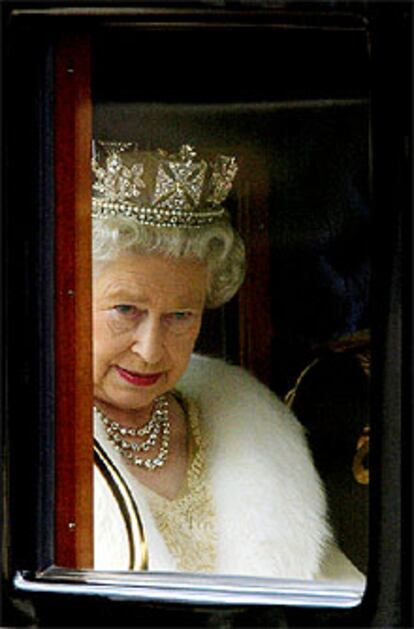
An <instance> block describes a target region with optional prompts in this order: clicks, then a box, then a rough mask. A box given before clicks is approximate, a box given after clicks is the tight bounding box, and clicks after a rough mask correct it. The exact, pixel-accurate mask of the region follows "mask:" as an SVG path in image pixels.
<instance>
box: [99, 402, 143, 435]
mask: <svg viewBox="0 0 414 629" xmlns="http://www.w3.org/2000/svg"><path fill="white" fill-rule="evenodd" d="M94 405H95V406H96V407H97V408H98V409H99V410H100V411H101V413H103V414H104V415H105V417H108V419H112V420H113V421H115V422H118V423H119V424H121V425H122V426H133V427H136V428H140V427H141V426H143V425H144V424H146V423H147V422H148V420H149V419H150V417H151V413H152V408H153V404H152V403H151V404H149V405H148V406H144V407H142V408H136V409H123V408H119V407H117V406H114V405H113V404H111V403H110V402H106V401H105V400H101V399H99V398H96V397H95V398H94Z"/></svg>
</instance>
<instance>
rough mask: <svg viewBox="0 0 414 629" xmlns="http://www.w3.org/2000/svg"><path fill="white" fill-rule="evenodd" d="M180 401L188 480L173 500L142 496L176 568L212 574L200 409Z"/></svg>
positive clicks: (212, 536) (212, 533)
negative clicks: (187, 449)
mask: <svg viewBox="0 0 414 629" xmlns="http://www.w3.org/2000/svg"><path fill="white" fill-rule="evenodd" d="M179 399H180V402H181V403H182V405H183V407H184V408H185V410H186V414H187V418H188V428H189V433H190V434H189V443H190V457H189V458H190V465H189V468H188V471H187V477H186V479H185V482H184V484H183V486H182V487H181V489H180V491H179V493H178V496H176V497H175V498H174V499H173V500H169V499H168V498H164V497H163V496H160V495H159V494H157V493H155V492H153V491H152V490H150V489H148V488H145V489H144V493H145V496H146V498H147V501H148V505H149V507H150V510H151V512H152V515H153V517H154V520H155V523H156V525H157V528H158V530H159V531H160V533H161V535H162V536H163V538H164V541H165V543H166V545H167V547H168V549H169V551H170V553H171V554H172V556H173V557H174V558H175V560H176V561H177V567H178V569H179V570H183V571H188V572H212V571H214V569H215V564H216V546H217V532H216V527H215V513H214V507H213V498H212V494H211V491H210V487H209V484H208V480H207V478H206V465H205V448H206V444H205V441H204V439H203V435H202V433H201V431H200V415H199V409H198V408H197V406H196V405H195V403H194V402H193V401H192V400H190V399H184V398H183V397H182V396H180V398H179Z"/></svg>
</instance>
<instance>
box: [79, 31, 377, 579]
mask: <svg viewBox="0 0 414 629" xmlns="http://www.w3.org/2000/svg"><path fill="white" fill-rule="evenodd" d="M336 36H337V35H336ZM212 37H214V47H212V46H211V43H210V42H211V38H212ZM307 37H308V38H309V50H314V52H313V53H310V55H311V57H312V60H310V59H309V60H308V63H309V68H311V67H318V68H320V65H319V63H318V60H317V57H318V58H319V59H321V58H322V57H323V56H324V55H326V51H327V50H328V47H329V46H331V45H333V42H334V40H333V38H332V39H331V38H329V36H327V37H326V40H325V41H323V43H322V40H323V38H321V40H319V39H318V41H319V42H320V43H319V44H318V47H317V48H316V49H315V48H313V46H314V43H312V42H315V41H316V39H313V38H315V37H318V38H319V37H320V33H317V31H315V32H313V33H312V32H310V33H309V34H308V35H307ZM245 41H246V32H245V31H240V32H237V31H234V32H228V31H216V32H214V34H213V33H212V32H211V31H201V32H200V31H199V32H197V31H194V30H192V31H190V30H185V29H182V30H180V31H178V32H177V31H171V32H168V33H166V32H161V31H151V30H150V31H141V32H139V36H138V33H137V31H134V30H130V31H128V32H126V31H124V30H122V29H119V30H116V29H115V30H113V31H110V32H108V31H104V32H103V33H101V34H98V35H97V36H96V37H94V38H93V40H92V101H93V136H94V145H93V156H92V160H93V169H92V170H93V173H92V174H93V178H94V182H93V184H92V197H93V200H92V203H93V208H94V209H93V215H94V219H93V221H94V227H93V229H94V243H93V244H94V247H95V249H94V253H93V264H94V280H93V284H94V291H95V292H94V330H93V342H94V360H95V365H94V372H95V381H94V394H95V431H96V432H95V437H96V444H95V445H96V449H97V451H96V456H97V460H98V466H99V468H100V474H95V506H94V509H95V512H94V518H95V519H94V526H95V532H94V541H95V562H96V563H95V567H101V568H105V569H115V568H117V569H128V567H129V568H130V569H131V568H132V569H145V570H148V569H149V570H150V571H151V570H177V571H184V572H197V573H198V572H202V573H216V574H220V573H221V574H235V575H244V576H246V575H247V576H252V575H255V576H266V577H279V578H299V579H300V578H302V579H303V578H305V579H321V578H322V579H327V578H329V579H334V580H335V579H337V580H339V581H340V580H341V579H342V580H344V581H345V582H348V583H353V584H354V585H355V584H356V585H357V586H358V584H359V586H360V587H362V588H363V583H364V574H366V570H367V558H368V557H367V552H368V538H367V531H368V479H369V471H368V467H367V462H368V449H369V447H368V446H369V380H370V331H369V330H370V320H369V315H368V312H369V286H370V281H369V278H370V260H369V251H368V238H369V222H370V213H369V194H368V192H369V182H368V170H369V169H368V164H369V160H368V131H369V126H368V125H369V109H368V93H367V83H366V75H365V72H366V63H367V49H366V38H365V34H364V33H361V32H358V33H355V34H354V36H353V37H352V46H351V47H350V49H349V50H351V54H352V55H353V61H354V62H353V64H352V66H353V67H355V66H356V65H357V66H358V67H359V73H358V74H357V76H356V77H355V75H353V77H352V81H351V77H350V76H349V75H347V71H346V67H344V66H342V65H341V64H343V63H344V62H345V58H344V57H342V54H344V53H343V52H342V53H340V44H339V41H335V48H334V50H335V54H336V55H337V59H336V63H337V64H338V67H339V71H338V74H339V76H338V77H337V78H336V81H337V84H336V85H332V77H330V76H328V71H327V72H326V73H325V74H324V73H323V72H319V73H317V72H315V71H313V74H312V75H309V74H307V72H306V70H305V68H304V66H303V57H302V56H301V57H300V60H299V58H297V57H296V56H295V52H294V50H295V37H294V36H292V35H291V34H288V33H286V32H284V31H283V30H277V31H274V32H265V31H264V32H263V38H262V42H261V47H260V50H256V53H255V55H257V56H255V55H253V58H252V52H251V50H250V49H249V50H248V51H247V48H246V47H245ZM161 46H162V47H163V49H166V50H171V51H172V63H173V66H174V65H175V66H177V65H178V66H179V65H180V63H182V60H183V59H184V58H185V55H186V51H188V50H192V51H193V54H194V55H195V57H196V58H197V59H198V64H197V66H196V69H195V71H194V72H193V74H192V76H191V80H190V78H189V76H188V74H187V73H185V72H176V71H173V72H171V73H169V72H164V71H163V69H162V68H161V67H160V65H159V61H158V60H157V61H156V60H155V59H154V60H152V59H151V56H150V57H149V58H146V60H145V63H144V62H143V59H144V56H145V51H146V50H155V49H158V48H160V47H161ZM325 46H326V48H325ZM229 47H230V49H231V50H232V51H233V55H232V56H233V59H234V60H235V62H234V64H233V65H232V68H231V72H230V76H229V74H228V69H227V65H226V64H224V61H223V59H224V58H225V57H226V50H228V49H229ZM349 50H348V53H347V54H349ZM206 51H209V52H208V54H207V52H206ZM313 56H315V58H313ZM319 56H320V57H319ZM260 58H262V59H263V58H267V59H274V60H275V64H274V65H273V68H272V72H271V73H270V74H269V69H268V66H267V65H266V66H265V65H264V64H260V62H259V59H260ZM284 58H289V59H290V63H291V65H290V67H289V68H290V71H289V72H288V71H287V67H283V63H280V62H278V63H276V60H281V59H284ZM174 60H175V61H174ZM180 60H181V61H180ZM295 64H297V65H295ZM299 64H301V72H300V74H299V76H298V73H297V72H296V71H295V70H297V69H298V68H299ZM306 67H308V66H306ZM132 68H134V71H132ZM341 70H342V73H341ZM213 76H214V79H215V83H212V82H211V80H208V77H213ZM222 190H225V192H224V193H222ZM215 195H216V196H217V198H218V201H217V203H215V201H214V196H215ZM223 208H224V210H223ZM223 211H226V212H227V213H228V215H229V217H230V218H229V220H228V219H227V218H224V217H223V214H222V213H223ZM206 213H209V219H208V221H209V222H207V221H205V218H204V216H205V215H206ZM233 229H235V230H236V232H233ZM223 230H228V231H229V233H231V234H232V235H231V238H232V239H234V244H233V246H231V245H230V244H229V243H228V242H227V241H226V238H227V236H223V235H222V233H221V232H222V231H223ZM240 236H241V239H242V241H243V242H244V246H245V253H246V275H245V278H244V281H243V282H242V271H241V267H242V266H243V261H242V253H241V246H242V245H240V244H239V241H238V240H236V239H238V238H239V237H240ZM201 238H203V247H204V249H202V245H201V244H200V243H201ZM207 242H208V245H206V244H205V243H207ZM207 247H209V248H210V249H211V251H208V250H206V248H207ZM225 248H229V251H228V252H227V254H225V253H224V250H225ZM219 256H221V257H222V259H223V262H222V264H221V265H220V264H219V263H218V261H217V260H218V257H219ZM200 260H201V261H202V266H203V265H204V266H205V268H207V270H208V274H209V278H208V282H207V286H205V285H204V279H203V276H202V269H201V268H199V266H197V264H199V261H200ZM239 275H240V277H239ZM220 278H221V282H222V287H221V288H222V292H221V293H220V292H219V291H218V292H215V291H216V289H215V288H214V287H215V285H216V284H215V283H218V282H219V281H220ZM239 285H240V288H239ZM185 287H187V288H188V290H187V291H185V290H184V288H185ZM238 289H239V290H238ZM183 293H184V301H182V299H181V297H182V295H183ZM201 293H204V297H203V298H202V297H201ZM200 299H204V301H203V306H202V307H201V310H204V312H203V323H202V326H201V331H200V332H198V327H197V325H196V326H194V320H197V318H198V317H199V315H200ZM176 311H178V312H176ZM174 317H175V318H174ZM191 319H193V322H192V321H191ZM177 338H179V339H180V343H177ZM194 345H195V349H194V351H195V353H196V356H193V357H192V358H190V353H191V351H192V350H193V348H194ZM188 359H189V363H188V364H187V361H188ZM225 361H227V364H228V365H230V364H236V365H241V366H242V368H243V370H242V371H236V370H234V369H231V368H230V367H228V366H226V364H225ZM247 371H249V372H250V373H252V374H253V375H254V376H255V378H256V379H257V380H253V379H251V378H249V377H248V376H247ZM259 382H260V383H261V384H259ZM262 384H264V385H265V386H266V389H264V388H262V387H261V385H262ZM268 389H269V390H271V391H273V393H274V394H276V395H277V396H278V400H276V398H274V399H273V398H272V397H270V398H269V402H268V403H265V402H264V401H263V398H266V400H267V396H268V395H270V393H268ZM171 391H172V392H171ZM159 400H161V402H159ZM259 400H260V401H259ZM162 401H164V402H162ZM160 403H161V404H162V403H164V404H165V405H167V404H168V407H166V408H167V410H166V411H165V412H164V411H161V410H160V407H159V404H160ZM267 404H268V405H267ZM288 409H289V410H290V412H291V413H292V415H290V412H289V410H288ZM154 413H155V414H157V413H159V417H160V422H159V424H157V423H155V426H158V427H157V428H155V427H154V424H153V422H154ZM169 414H170V415H169ZM294 415H296V417H297V418H298V419H299V422H300V423H301V424H302V426H303V427H304V430H305V431H306V437H305V440H307V441H308V443H309V447H310V451H311V453H312V454H309V455H308V454H306V456H305V455H304V458H301V457H302V454H303V453H299V455H298V458H297V459H296V458H295V455H294V451H295V448H299V449H300V448H301V447H302V445H303V443H302V441H301V439H299V437H298V441H297V442H295V439H296V437H294V435H293V433H292V432H291V429H292V426H293V425H295V426H296V423H295V421H296V420H294V419H293V416H294ZM183 422H184V424H186V425H187V435H186V438H185V439H183V436H182V430H183ZM268 422H269V423H270V425H268ZM290 422H291V423H290ZM294 430H295V431H296V428H294ZM273 431H274V433H273ZM174 432H175V435H174ZM295 434H296V433H295ZM273 440H274V442H273ZM284 440H286V446H284V445H283V442H284ZM291 440H293V441H291ZM216 442H217V444H218V445H217V447H216V446H214V445H212V443H216ZM209 449H210V450H209ZM283 451H284V452H283ZM308 456H309V458H308ZM108 466H109V467H110V468H111V470H112V475H111V470H108ZM112 466H113V467H114V468H115V470H114V469H113V468H112ZM315 469H316V470H317V471H316V475H314V474H315ZM298 470H301V471H298ZM317 476H320V478H321V479H322V483H323V486H324V490H323V492H324V493H325V492H326V501H327V502H326V504H327V507H326V508H327V511H326V514H325V515H324V516H322V517H321V512H322V511H323V510H324V508H325V507H324V506H323V505H322V502H321V501H320V494H319V492H320V486H319V484H318V483H319V481H317V480H316V479H317ZM104 477H105V480H106V484H107V486H106V487H105V483H104V482H103V478H104ZM115 479H116V481H117V482H118V483H122V482H124V483H125V484H126V486H127V487H128V489H129V496H128V500H127V502H128V505H129V507H130V508H132V512H131V513H129V515H128V516H127V517H126V519H125V518H124V519H123V518H122V517H119V513H118V515H117V516H115V512H116V510H118V512H120V511H122V510H123V511H124V512H125V511H126V510H127V509H126V506H125V504H124V506H123V507H121V506H120V505H119V504H118V506H116V501H115V502H114V500H113V498H114V491H115V490H114V488H113V487H112V494H111V488H110V485H111V483H112V484H113V483H114V481H115ZM314 482H315V485H313V483H314ZM108 483H109V484H108ZM281 486H285V487H284V489H283V491H280V487H281ZM287 487H289V489H287ZM285 491H286V493H284V492H285ZM293 496H296V497H295V498H294V499H293V501H292V497H293ZM292 502H293V503H294V504H292ZM121 504H122V503H121ZM243 504H247V505H248V507H247V511H246V512H243V514H241V512H240V509H241V508H242V505H243ZM264 504H265V505H266V508H265V509H264V510H263V511H262V507H261V505H264ZM134 507H135V508H134ZM281 513H283V516H281ZM109 514H111V516H112V517H113V518H114V520H115V521H114V523H113V526H114V527H118V528H115V530H117V531H118V532H117V534H116V536H115V537H116V538H117V539H118V540H123V541H122V542H121V544H120V545H121V546H123V549H124V551H122V550H121V548H118V547H117V546H115V544H114V543H113V532H111V530H110V527H109V526H108V524H107V523H108V518H109V517H110V516H109ZM134 514H135V516H136V515H137V514H139V518H138V521H136V522H135V520H136V519H137V518H135V520H134ZM278 514H279V515H278ZM328 514H329V515H328ZM325 517H326V520H325ZM117 518H119V522H116V519H117ZM328 520H329V522H330V523H331V524H330V525H329V526H332V531H331V533H330V532H328V531H327V527H328V524H327V523H328ZM128 522H130V524H129V525H128ZM131 522H135V524H131ZM311 522H312V524H311ZM349 522H352V523H353V524H352V527H350V526H349ZM128 526H129V527H131V526H134V527H135V531H136V532H137V533H138V535H137V538H136V539H135V540H134V539H133V538H134V535H133V534H132V533H131V530H130V529H128ZM302 526H303V527H304V529H306V533H305V530H302V529H301V527H302ZM290 533H291V535H292V537H290ZM330 534H332V535H333V536H334V539H335V542H332V541H330V540H329V535H330ZM313 536H314V537H313ZM312 537H313V540H312ZM127 538H128V540H129V542H127ZM111 540H112V543H111ZM247 540H248V542H247ZM311 540H312V541H311ZM128 543H129V545H130V546H129V554H128V553H127V552H126V550H127V548H128ZM313 544H315V545H314V547H313V548H312V545H313ZM282 547H283V550H282ZM302 547H303V551H302V550H300V549H301V548H302ZM321 547H323V548H324V549H325V551H324V552H323V553H322V554H319V551H320V548H321ZM305 548H306V552H305ZM316 548H317V549H318V550H317V552H316V554H315V550H316ZM134 562H135V563H134Z"/></svg>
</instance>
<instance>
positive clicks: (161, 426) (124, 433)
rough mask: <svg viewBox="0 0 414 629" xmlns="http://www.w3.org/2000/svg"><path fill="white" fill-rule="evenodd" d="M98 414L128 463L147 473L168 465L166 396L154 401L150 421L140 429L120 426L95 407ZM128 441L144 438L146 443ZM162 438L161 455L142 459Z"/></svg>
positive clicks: (167, 411)
mask: <svg viewBox="0 0 414 629" xmlns="http://www.w3.org/2000/svg"><path fill="white" fill-rule="evenodd" d="M95 411H96V413H97V415H98V417H99V419H100V420H101V421H102V423H103V424H104V426H105V430H106V434H107V437H108V439H109V440H110V441H111V443H112V444H113V446H114V448H115V450H117V451H118V452H119V453H120V454H122V456H123V457H125V459H126V460H127V462H128V463H130V464H131V465H136V466H138V467H142V468H144V469H147V470H157V469H159V468H161V467H163V465H165V463H166V461H167V458H168V453H169V449H170V419H169V409H168V400H167V398H166V396H165V395H161V396H160V397H157V398H155V400H154V404H153V408H152V411H151V417H150V418H149V420H148V421H147V423H146V424H144V425H143V426H141V428H136V427H133V426H121V425H120V424H119V423H118V422H114V421H112V420H111V419H109V418H108V417H106V416H105V415H104V414H103V413H102V411H100V410H99V408H97V407H96V406H95ZM128 437H141V438H142V437H144V440H143V441H141V442H136V441H132V440H131V439H129V438H128ZM160 437H161V444H160V448H159V451H158V454H157V455H156V456H155V457H153V458H143V457H142V456H141V455H140V454H141V453H142V452H148V451H149V450H150V449H151V448H153V447H154V446H155V445H156V444H157V442H158V439H159V438H160Z"/></svg>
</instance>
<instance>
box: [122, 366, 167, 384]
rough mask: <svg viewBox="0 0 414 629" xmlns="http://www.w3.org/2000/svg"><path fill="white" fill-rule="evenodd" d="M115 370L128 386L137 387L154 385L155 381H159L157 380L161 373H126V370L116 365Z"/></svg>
mask: <svg viewBox="0 0 414 629" xmlns="http://www.w3.org/2000/svg"><path fill="white" fill-rule="evenodd" d="M115 369H116V371H117V372H118V374H119V375H120V377H121V378H123V379H124V380H126V381H127V382H129V383H130V384H135V385H136V386H139V387H149V386H151V385H152V384H155V383H156V382H157V380H159V378H161V376H162V372H160V373H146V374H141V373H137V372H136V371H128V370H127V369H123V368H122V367H119V366H118V365H116V366H115Z"/></svg>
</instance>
